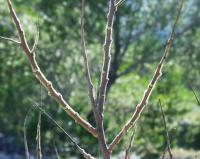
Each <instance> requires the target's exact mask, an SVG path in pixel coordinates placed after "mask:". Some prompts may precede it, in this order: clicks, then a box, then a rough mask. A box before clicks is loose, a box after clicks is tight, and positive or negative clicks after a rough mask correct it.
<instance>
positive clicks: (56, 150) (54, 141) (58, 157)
mask: <svg viewBox="0 0 200 159" xmlns="http://www.w3.org/2000/svg"><path fill="white" fill-rule="evenodd" d="M53 134H54V133H53ZM53 136H54V138H53V146H54V150H55V153H56V157H57V159H60V156H59V154H58V149H57V147H56V140H55V134H54V135H53Z"/></svg>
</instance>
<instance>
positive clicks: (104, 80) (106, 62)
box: [96, 0, 116, 159]
mask: <svg viewBox="0 0 200 159" xmlns="http://www.w3.org/2000/svg"><path fill="white" fill-rule="evenodd" d="M115 1H116V0H110V5H109V12H108V15H107V24H106V35H105V42H104V45H103V50H104V59H103V66H102V71H101V81H100V86H99V91H98V94H97V98H98V99H97V114H96V124H97V133H98V141H99V145H100V150H101V153H102V156H103V158H106V159H109V158H110V152H109V151H108V148H107V144H106V140H105V134H104V127H103V107H104V103H105V96H106V89H107V84H108V80H109V79H108V74H109V70H110V62H111V53H110V50H111V43H112V29H113V20H114V15H115V12H116V7H115Z"/></svg>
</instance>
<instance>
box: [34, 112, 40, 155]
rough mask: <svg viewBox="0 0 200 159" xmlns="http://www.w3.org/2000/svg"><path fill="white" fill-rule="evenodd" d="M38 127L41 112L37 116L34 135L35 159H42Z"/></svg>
mask: <svg viewBox="0 0 200 159" xmlns="http://www.w3.org/2000/svg"><path fill="white" fill-rule="evenodd" d="M40 125H41V112H39V114H38V123H37V134H36V139H35V140H36V143H37V144H36V159H41V158H42V152H41V135H40Z"/></svg>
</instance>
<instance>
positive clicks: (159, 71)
mask: <svg viewBox="0 0 200 159" xmlns="http://www.w3.org/2000/svg"><path fill="white" fill-rule="evenodd" d="M183 2H184V0H181V1H180V6H179V8H178V14H177V16H176V19H175V22H174V25H173V27H172V31H171V34H170V36H169V38H168V40H167V43H166V46H165V50H164V53H163V56H162V58H161V60H160V62H159V64H158V66H157V68H156V70H155V72H154V75H153V78H152V79H151V81H150V83H149V85H148V87H147V89H146V91H145V92H144V95H143V97H142V99H141V101H140V103H139V104H138V105H137V106H136V109H135V112H134V113H133V115H132V117H131V118H130V120H129V121H128V122H127V123H126V124H125V125H124V126H123V128H122V129H121V131H120V132H119V133H118V134H117V136H116V137H115V138H114V140H113V141H112V142H111V144H110V145H109V151H110V152H112V150H113V149H114V147H115V146H116V145H117V144H118V143H119V142H120V141H121V139H122V138H123V137H124V136H125V134H126V133H127V131H128V130H129V129H130V128H131V127H132V126H133V125H135V123H136V121H137V120H138V119H139V118H140V114H141V113H142V111H143V110H144V108H145V106H146V105H147V104H148V100H149V97H150V96H151V94H152V91H153V89H154V87H155V85H156V83H157V81H158V79H159V77H160V76H161V75H162V68H163V65H164V63H165V61H166V58H167V56H168V54H169V50H170V48H171V45H172V42H173V38H174V33H175V29H176V26H177V23H178V19H179V17H180V14H181V10H182V8H183Z"/></svg>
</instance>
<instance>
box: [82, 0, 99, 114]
mask: <svg viewBox="0 0 200 159" xmlns="http://www.w3.org/2000/svg"><path fill="white" fill-rule="evenodd" d="M84 6H85V0H82V3H81V49H82V54H83V59H84V68H85V76H86V79H87V83H88V92H89V97H90V100H91V104H92V107H93V111H95V110H94V109H95V106H96V104H95V98H94V86H93V84H92V80H91V76H90V68H89V64H88V57H87V51H86V47H85V36H84Z"/></svg>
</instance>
